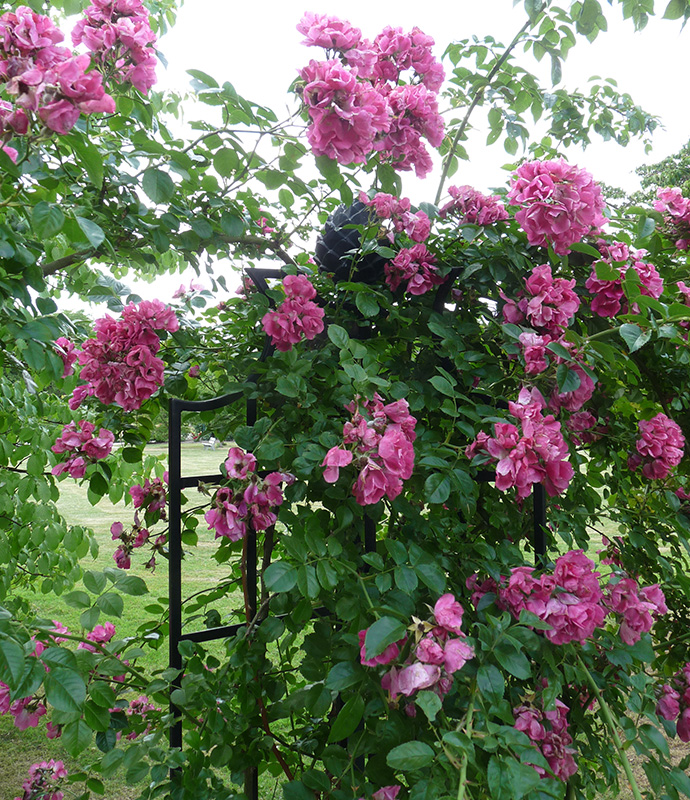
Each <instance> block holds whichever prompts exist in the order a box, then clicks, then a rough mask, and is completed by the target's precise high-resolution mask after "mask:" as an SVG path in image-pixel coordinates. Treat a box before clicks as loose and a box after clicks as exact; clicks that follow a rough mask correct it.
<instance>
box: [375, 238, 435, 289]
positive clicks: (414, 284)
mask: <svg viewBox="0 0 690 800" xmlns="http://www.w3.org/2000/svg"><path fill="white" fill-rule="evenodd" d="M384 270H385V273H386V283H387V284H388V286H389V287H390V289H391V291H395V290H396V289H397V288H398V287H399V286H400V284H402V283H403V282H406V283H407V286H406V291H407V292H408V293H409V294H411V295H421V294H426V293H427V292H428V291H429V290H430V289H432V288H433V287H434V286H438V285H440V284H441V283H443V277H442V276H441V275H440V274H439V272H438V269H437V268H436V259H435V257H434V256H433V255H432V253H430V252H429V251H428V250H427V249H426V247H425V246H424V245H423V244H416V245H413V246H412V247H405V248H403V249H402V250H400V251H399V252H398V253H397V254H396V256H395V258H394V259H393V260H392V261H387V262H386V266H385V267H384Z"/></svg>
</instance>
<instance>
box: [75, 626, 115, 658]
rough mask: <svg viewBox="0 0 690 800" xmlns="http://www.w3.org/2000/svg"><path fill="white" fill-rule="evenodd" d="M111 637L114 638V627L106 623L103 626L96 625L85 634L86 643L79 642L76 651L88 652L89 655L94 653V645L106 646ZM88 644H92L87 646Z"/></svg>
mask: <svg viewBox="0 0 690 800" xmlns="http://www.w3.org/2000/svg"><path fill="white" fill-rule="evenodd" d="M113 636H115V626H114V625H113V623H112V622H106V623H105V624H104V625H96V627H95V628H94V629H93V630H92V631H89V632H88V633H87V634H86V638H87V639H88V642H79V644H78V645H77V650H89V651H90V652H91V653H95V652H96V649H97V648H95V647H94V646H93V645H94V644H99V645H103V644H108V642H109V641H111V640H112V638H113ZM89 642H93V644H89Z"/></svg>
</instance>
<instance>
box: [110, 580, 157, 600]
mask: <svg viewBox="0 0 690 800" xmlns="http://www.w3.org/2000/svg"><path fill="white" fill-rule="evenodd" d="M115 587H116V588H117V589H119V591H121V592H122V593H123V594H129V595H132V596H133V597H141V595H144V594H148V593H149V587H148V586H147V585H146V581H145V580H144V579H143V578H140V577H138V576H137V575H121V576H120V577H119V578H118V579H117V580H116V581H115Z"/></svg>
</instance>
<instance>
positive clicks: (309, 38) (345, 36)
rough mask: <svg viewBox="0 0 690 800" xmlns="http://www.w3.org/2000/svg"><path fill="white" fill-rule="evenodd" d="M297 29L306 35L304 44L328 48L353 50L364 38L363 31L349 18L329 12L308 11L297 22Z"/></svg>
mask: <svg viewBox="0 0 690 800" xmlns="http://www.w3.org/2000/svg"><path fill="white" fill-rule="evenodd" d="M297 30H298V31H299V32H300V33H303V34H304V36H305V37H306V38H305V39H304V40H303V42H302V44H306V45H307V46H308V47H323V48H324V49H326V50H343V51H344V50H351V49H352V48H354V47H357V46H358V45H359V43H360V41H361V39H362V31H360V30H359V28H355V27H353V26H352V25H350V23H349V22H347V20H341V19H338V17H331V16H329V15H328V14H314V13H312V12H311V11H307V12H306V13H305V15H304V16H303V17H302V19H301V20H300V21H299V23H298V24H297Z"/></svg>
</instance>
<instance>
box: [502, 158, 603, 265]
mask: <svg viewBox="0 0 690 800" xmlns="http://www.w3.org/2000/svg"><path fill="white" fill-rule="evenodd" d="M508 200H509V201H510V202H511V203H512V204H513V205H516V206H520V210H519V211H518V212H517V213H516V215H515V219H516V220H517V222H518V224H519V225H520V227H521V228H522V229H523V230H524V231H525V233H526V234H527V241H528V242H529V243H530V244H531V245H538V246H542V247H545V246H547V245H551V246H552V247H553V249H554V251H555V252H556V253H558V254H559V255H566V254H567V253H569V252H570V248H571V246H572V245H573V244H575V243H576V242H579V241H581V240H582V239H583V238H584V237H585V236H588V235H590V234H592V233H596V232H597V231H598V230H599V229H600V228H601V226H602V225H603V224H604V222H605V219H604V217H603V215H602V211H603V210H604V198H603V196H602V194H601V189H600V188H599V186H598V185H597V184H596V183H595V182H594V179H593V178H592V176H591V175H590V174H589V172H587V171H586V170H584V169H579V168H578V167H575V166H571V165H570V164H568V163H567V162H566V161H565V160H563V159H560V160H558V161H529V162H527V163H525V164H522V165H521V166H520V167H518V169H517V170H516V171H515V173H514V175H513V180H512V183H511V186H510V190H509V192H508Z"/></svg>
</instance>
